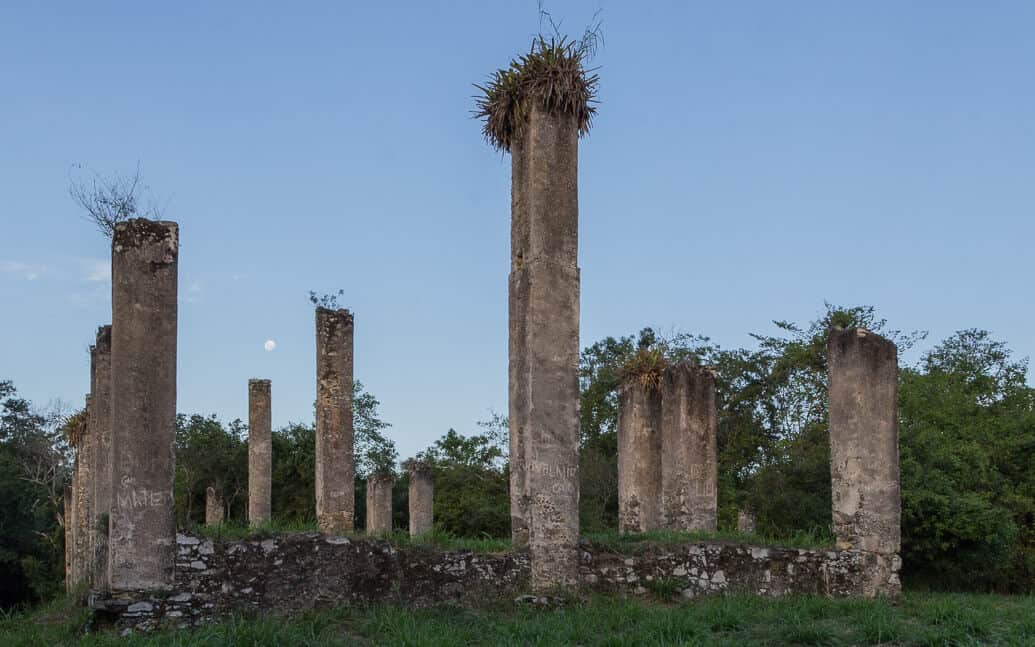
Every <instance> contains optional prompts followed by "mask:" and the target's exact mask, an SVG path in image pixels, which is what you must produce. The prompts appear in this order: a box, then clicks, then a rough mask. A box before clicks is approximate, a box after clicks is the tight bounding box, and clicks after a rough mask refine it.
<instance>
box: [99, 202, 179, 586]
mask: <svg viewBox="0 0 1035 647" xmlns="http://www.w3.org/2000/svg"><path fill="white" fill-rule="evenodd" d="M178 253H179V227H178V226H177V224H176V223H175V222H156V221H151V220H144V219H139V218H134V219H132V220H127V221H125V222H120V223H118V224H117V225H115V233H114V236H113V239H112V253H111V272H112V330H111V389H112V401H111V402H112V406H111V419H112V424H111V444H112V452H111V454H112V469H113V478H112V486H113V493H112V496H113V500H112V509H111V518H110V526H109V527H110V532H109V536H108V560H109V563H108V574H109V583H110V586H111V589H112V590H113V591H121V590H127V589H168V588H171V587H172V586H173V584H174V581H173V576H174V568H175V563H176V523H175V517H174V510H173V481H174V478H175V468H176V463H175V460H176V454H175V449H174V444H173V443H174V441H175V437H176V313H177V301H176V298H177V257H178Z"/></svg>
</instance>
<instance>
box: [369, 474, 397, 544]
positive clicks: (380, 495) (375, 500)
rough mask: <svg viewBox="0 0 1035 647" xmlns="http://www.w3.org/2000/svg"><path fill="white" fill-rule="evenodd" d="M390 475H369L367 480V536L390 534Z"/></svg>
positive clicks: (392, 481)
mask: <svg viewBox="0 0 1035 647" xmlns="http://www.w3.org/2000/svg"><path fill="white" fill-rule="evenodd" d="M394 484H395V477H394V476H392V475H391V474H371V475H370V476H369V477H368V478H367V534H378V533H382V534H383V533H389V532H392V486H393V485H394Z"/></svg>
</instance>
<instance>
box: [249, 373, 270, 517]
mask: <svg viewBox="0 0 1035 647" xmlns="http://www.w3.org/2000/svg"><path fill="white" fill-rule="evenodd" d="M272 483H273V431H272V422H271V413H270V381H269V380H248V523H249V524H250V525H252V526H257V525H259V524H262V523H265V522H267V521H269V520H270V500H271V498H272Z"/></svg>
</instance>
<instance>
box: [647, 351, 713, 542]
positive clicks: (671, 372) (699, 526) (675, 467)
mask: <svg viewBox="0 0 1035 647" xmlns="http://www.w3.org/2000/svg"><path fill="white" fill-rule="evenodd" d="M661 389H662V391H661V514H662V520H663V522H664V524H665V527H666V528H668V529H669V530H677V531H711V532H714V531H715V530H716V527H717V513H718V494H717V484H718V478H719V472H718V463H717V458H716V451H717V449H716V434H717V431H718V415H717V411H716V402H715V376H714V375H713V374H712V373H711V371H709V370H708V369H706V368H703V367H700V366H691V365H689V364H676V365H674V366H669V367H668V368H667V369H665V376H664V379H663V380H662V386H661Z"/></svg>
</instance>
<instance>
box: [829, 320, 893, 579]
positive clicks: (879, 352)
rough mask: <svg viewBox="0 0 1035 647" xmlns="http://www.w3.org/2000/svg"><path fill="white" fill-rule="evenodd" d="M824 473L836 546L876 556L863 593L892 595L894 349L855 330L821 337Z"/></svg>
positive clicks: (838, 330) (835, 332) (877, 338)
mask: <svg viewBox="0 0 1035 647" xmlns="http://www.w3.org/2000/svg"><path fill="white" fill-rule="evenodd" d="M827 362H828V370H829V378H830V384H829V398H830V476H831V485H832V492H831V494H832V499H833V520H834V536H835V537H836V539H837V547H838V548H842V549H846V548H854V549H858V550H863V551H867V552H870V553H875V554H876V556H877V557H879V559H877V566H876V567H875V568H874V569H872V571H871V574H872V578H871V580H870V581H869V582H867V583H865V584H864V591H863V593H864V595H877V594H887V595H895V594H897V593H898V591H899V588H900V585H899V581H898V573H897V570H898V569H897V564H898V553H899V550H900V547H901V505H902V500H901V494H900V489H899V466H898V349H897V348H896V347H895V344H894V343H893V342H891V341H889V340H887V339H885V338H883V337H881V336H880V335H876V334H874V333H872V332H869V331H867V330H863V329H861V328H851V329H847V330H844V329H834V330H831V331H830V336H829V338H828V340H827Z"/></svg>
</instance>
